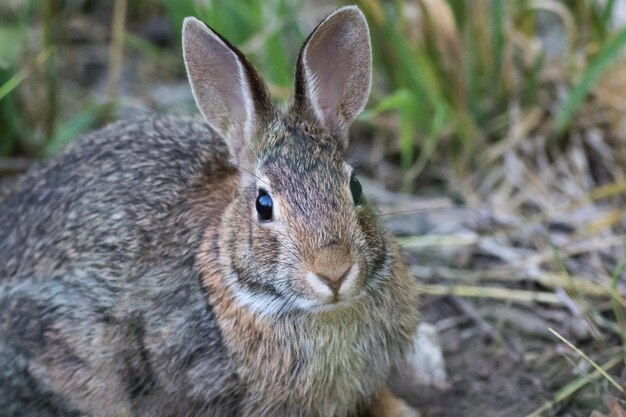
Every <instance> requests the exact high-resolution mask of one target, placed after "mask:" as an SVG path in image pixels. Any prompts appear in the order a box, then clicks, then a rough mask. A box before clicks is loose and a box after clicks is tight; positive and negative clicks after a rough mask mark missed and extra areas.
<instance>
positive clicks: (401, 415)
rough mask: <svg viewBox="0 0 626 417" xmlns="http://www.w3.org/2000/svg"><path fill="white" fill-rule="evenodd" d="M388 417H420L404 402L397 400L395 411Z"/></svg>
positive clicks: (417, 412) (418, 413)
mask: <svg viewBox="0 0 626 417" xmlns="http://www.w3.org/2000/svg"><path fill="white" fill-rule="evenodd" d="M389 417H421V414H420V412H419V411H417V410H416V409H415V408H413V407H411V406H410V405H408V404H407V403H405V402H404V401H402V400H400V399H397V404H396V406H395V410H393V414H390V416H389Z"/></svg>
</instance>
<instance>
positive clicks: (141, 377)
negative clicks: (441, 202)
mask: <svg viewBox="0 0 626 417" xmlns="http://www.w3.org/2000/svg"><path fill="white" fill-rule="evenodd" d="M364 25H365V21H364V20H363V18H362V15H361V14H360V12H358V10H356V9H355V8H344V9H341V10H340V11H338V12H336V13H335V14H334V15H331V17H329V18H327V19H326V20H325V21H324V22H323V23H322V24H321V25H320V26H319V27H318V29H316V31H315V32H314V33H313V34H312V35H311V37H310V39H309V40H308V41H307V43H305V47H304V48H303V51H302V52H301V56H300V59H299V66H298V68H297V75H296V79H297V83H296V98H295V101H294V104H293V105H292V107H291V108H290V109H289V110H288V111H287V112H281V111H279V110H277V109H275V108H274V107H273V104H272V103H271V102H270V101H269V100H268V98H267V95H266V92H265V89H264V87H263V85H262V83H261V82H260V80H259V79H258V78H257V76H256V74H255V73H254V71H253V70H252V68H251V66H250V65H249V64H248V63H247V61H245V59H244V58H243V56H241V55H240V53H239V52H238V51H236V49H234V48H233V47H231V46H230V45H228V44H227V43H226V41H224V40H223V39H221V38H219V36H217V35H215V34H214V33H213V32H211V31H210V30H209V29H208V28H206V27H204V26H203V25H202V24H200V23H199V22H197V21H188V22H186V26H185V27H186V29H185V30H186V32H185V33H184V37H185V42H186V43H185V53H186V60H187V61H186V63H187V67H188V71H189V75H190V79H191V82H192V86H193V87H194V94H195V96H196V99H197V102H198V104H199V107H200V109H201V111H202V112H203V114H204V116H205V119H206V120H207V121H208V122H209V124H210V125H211V126H212V127H213V129H211V128H209V127H208V126H206V125H205V124H203V123H201V122H196V121H192V120H188V119H177V118H170V117H161V118H155V119H143V120H135V121H128V122H119V123H116V124H114V125H111V126H109V127H107V128H105V129H103V130H101V131H99V132H96V133H93V134H91V135H89V136H87V137H86V138H84V139H83V140H81V141H78V142H77V143H76V144H74V145H73V146H72V147H70V149H68V150H67V151H65V152H63V153H62V154H60V155H59V156H57V157H55V158H54V159H52V160H50V161H48V162H45V163H42V164H41V165H40V166H39V167H37V168H35V169H33V170H31V171H30V172H29V173H28V174H27V175H26V176H24V177H23V178H22V179H20V181H19V183H18V185H17V186H16V189H15V190H13V192H12V193H11V194H10V195H8V196H6V197H5V198H4V199H3V200H2V201H0V228H1V230H2V232H1V233H0V318H1V322H0V414H1V415H7V416H24V417H50V416H61V415H63V416H65V415H84V414H87V415H90V416H124V415H133V416H135V415H136V416H155V417H157V416H164V417H165V416H181V417H184V416H190V417H191V416H217V417H219V416H244V417H246V416H249V417H261V416H268V417H269V416H276V417H291V416H296V417H297V416H302V417H327V416H337V417H345V416H356V415H374V416H378V417H392V416H400V415H408V414H401V413H400V408H399V404H401V403H399V401H398V400H396V399H395V398H394V397H392V396H391V395H390V394H389V392H388V391H386V389H385V388H384V387H385V382H386V379H387V377H388V376H389V373H390V370H391V368H392V367H393V366H394V365H400V364H401V363H402V361H403V360H404V357H405V353H407V351H408V350H409V348H410V347H411V340H412V337H413V335H414V332H415V329H416V327H417V321H418V313H417V299H418V290H417V283H416V282H415V281H414V279H413V278H412V277H410V275H409V274H408V272H407V270H406V267H405V265H404V263H403V261H402V259H401V258H400V255H399V252H398V248H397V246H396V245H395V243H394V242H393V240H392V239H391V238H390V237H389V236H387V235H386V234H384V233H382V232H381V231H380V230H379V229H378V227H377V222H376V216H375V214H374V212H373V211H372V209H371V208H370V207H368V206H367V204H365V203H364V202H362V201H361V198H360V185H358V181H356V179H355V178H354V176H353V175H352V174H351V172H352V170H351V168H350V167H349V166H348V165H347V164H346V163H345V162H344V160H343V157H342V151H343V147H344V142H343V141H342V139H341V138H342V137H344V136H345V132H346V130H347V126H348V125H349V122H350V121H351V119H352V118H353V117H354V116H355V115H356V114H358V112H359V111H360V109H361V108H362V107H363V106H364V104H365V101H366V100H367V93H368V92H369V83H366V84H364V83H363V82H361V85H357V84H354V83H355V82H357V81H359V80H361V81H362V80H363V79H364V77H368V75H367V74H368V72H367V71H369V68H370V65H371V62H370V60H369V59H370V58H369V55H367V54H368V53H369V49H367V50H366V49H364V50H363V51H361V52H359V53H357V54H356V55H354V56H350V55H349V53H350V51H351V49H350V48H353V45H354V44H355V43H367V47H368V48H369V41H368V37H367V27H366V26H364ZM337 41H338V42H339V44H338V45H339V46H342V45H343V44H344V43H345V48H348V49H346V52H345V53H342V54H341V55H342V56H343V55H345V54H346V53H348V58H346V59H347V60H348V63H350V65H348V66H346V68H345V69H341V68H340V69H339V70H338V72H334V73H332V74H329V75H328V77H329V78H328V80H329V81H328V82H329V85H333V88H332V89H331V90H328V91H327V92H324V88H325V87H324V86H323V85H318V86H317V87H315V88H319V89H320V91H322V92H320V93H318V92H317V90H315V89H313V87H312V86H311V85H309V83H310V82H311V80H313V78H311V76H310V75H307V74H308V73H307V71H322V72H320V75H319V76H322V75H323V71H324V67H320V68H317V67H315V66H311V67H309V66H308V64H306V62H305V61H306V60H307V59H310V60H321V59H326V58H324V54H322V55H320V53H322V52H324V51H323V50H320V46H319V45H322V47H323V46H324V45H326V44H327V43H329V44H331V45H337V43H336V42H337ZM309 45H310V46H309ZM333 47H335V46H333ZM200 52H202V53H200ZM357 52H358V51H357ZM324 53H325V52H324ZM206 56H208V57H210V59H209V63H207V62H205V58H203V57H206ZM307 57H308V58H307ZM213 61H215V62H220V61H224V64H223V65H222V66H219V67H215V66H212V65H214V64H212V63H211V62H213ZM352 61H354V62H352ZM358 63H360V64H361V65H356V64H358ZM207 65H208V66H207ZM340 67H341V66H340ZM354 68H358V69H356V70H354ZM344 70H345V71H344ZM337 76H339V77H340V78H339V79H338V80H335V79H334V78H333V77H337ZM341 77H343V78H341ZM345 77H348V78H345ZM354 77H357V78H358V79H357V78H354ZM231 78H233V79H232V80H231ZM353 78H354V79H353ZM215 80H219V83H218V82H216V81H215ZM225 80H226V81H228V83H230V84H233V83H234V84H233V85H234V86H233V87H229V88H228V90H224V88H222V87H221V85H222V84H221V83H224V82H226V81H225ZM367 81H368V82H369V79H367ZM337 82H341V83H345V84H346V85H348V86H350V85H351V86H352V87H350V88H347V89H345V90H343V89H340V88H338V86H337V85H335V84H336V83H337ZM230 84H227V85H230ZM338 85H339V86H341V84H338ZM237 86H239V87H237ZM239 88H240V89H241V91H240V90H239ZM225 91H226V93H225ZM229 91H230V92H229ZM338 93H341V94H344V96H341V97H334V95H336V94H338ZM216 97H217V99H216ZM220 97H221V98H222V99H221V100H220ZM315 100H319V102H318V104H315ZM333 100H337V103H335V102H334V101H333ZM333 103H335V104H333ZM330 105H333V106H337V107H336V109H335V110H332V109H331V110H332V111H329V107H328V106H330ZM224 138H225V139H226V143H224ZM227 145H228V146H227ZM355 181H356V183H355ZM355 184H356V185H355ZM255 199H256V206H255ZM255 207H256V211H255ZM368 413H369V414H368Z"/></svg>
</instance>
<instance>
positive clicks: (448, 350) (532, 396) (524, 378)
mask: <svg viewBox="0 0 626 417" xmlns="http://www.w3.org/2000/svg"><path fill="white" fill-rule="evenodd" d="M459 301H460V303H461V306H460V305H459ZM500 309H501V306H499V305H497V304H496V303H493V302H484V301H481V302H476V301H471V300H459V299H455V298H453V297H449V296H444V297H432V296H429V297H427V298H426V299H425V300H424V307H423V314H424V320H426V321H428V322H430V323H434V324H436V325H437V327H439V328H440V337H441V342H442V348H443V351H444V356H445V359H446V368H447V373H448V384H446V386H445V387H442V388H435V387H427V388H423V389H422V390H421V391H420V392H418V393H415V392H404V393H403V395H404V396H405V398H406V399H407V400H409V402H410V403H411V404H412V405H414V406H416V407H417V408H418V409H419V410H420V411H421V412H422V416H423V417H458V416H465V417H491V416H494V417H495V416H498V417H517V416H527V415H529V414H531V413H533V412H534V411H535V410H537V409H538V408H539V407H541V406H543V405H544V403H546V402H547V401H549V400H551V399H552V398H553V396H554V394H555V392H556V391H558V390H560V389H561V388H562V387H563V386H565V385H566V384H567V383H568V382H570V381H572V380H574V379H576V373H575V372H574V371H575V368H576V364H575V363H574V362H575V361H574V360H571V358H573V356H570V359H568V355H567V352H564V351H562V349H560V347H559V346H558V343H557V341H555V340H554V338H553V337H552V338H551V335H549V334H548V333H547V331H546V334H545V335H540V334H534V335H533V334H529V332H525V331H524V330H523V329H522V330H521V329H519V328H516V327H514V323H513V324H512V325H510V324H509V325H507V324H505V323H503V322H501V323H499V324H496V323H493V327H492V323H491V322H490V321H491V320H489V319H486V320H485V319H483V318H482V317H476V319H477V320H478V321H477V320H476V319H475V318H472V317H469V316H468V311H469V312H470V314H472V313H471V312H481V313H482V314H484V312H486V311H489V310H491V311H492V312H493V313H496V314H497V312H498V310H500ZM483 320H485V321H483ZM498 325H499V326H500V327H501V330H495V327H496V326H498ZM527 330H528V329H527ZM542 336H544V337H542ZM622 377H623V375H622ZM622 379H623V378H622ZM609 392H611V390H610V389H609V387H607V384H606V383H605V382H604V381H601V380H597V381H594V382H592V383H590V384H589V385H588V386H587V387H586V388H584V389H582V390H581V391H579V392H578V393H577V395H574V396H573V397H572V398H570V399H569V400H568V401H563V402H561V403H559V404H558V405H556V406H554V407H553V408H551V409H549V410H546V411H545V412H544V413H542V414H541V415H542V416H568V417H583V416H584V417H588V416H590V415H591V413H592V411H593V410H604V409H605V408H606V405H605V404H603V403H602V401H600V400H599V398H608V395H609V394H608V393H609ZM612 395H615V391H614V390H613V392H612ZM622 399H624V398H622ZM622 404H623V403H622Z"/></svg>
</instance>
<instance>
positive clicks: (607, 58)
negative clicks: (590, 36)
mask: <svg viewBox="0 0 626 417" xmlns="http://www.w3.org/2000/svg"><path fill="white" fill-rule="evenodd" d="M625 45H626V28H624V29H622V30H621V31H620V32H618V34H617V35H616V36H615V37H614V38H613V39H611V40H610V41H609V42H607V43H606V44H605V45H604V46H603V47H602V49H601V50H600V52H599V53H598V55H597V56H596V57H595V58H594V60H593V61H592V62H591V64H590V65H589V67H587V69H586V70H585V72H584V73H583V75H582V77H581V79H580V82H579V83H578V85H576V87H574V89H573V90H572V92H571V93H570V95H569V96H568V97H567V98H566V99H565V102H564V103H563V105H562V106H561V108H560V109H559V112H558V114H557V115H556V120H555V126H556V129H557V131H559V132H562V131H563V130H564V129H565V127H566V126H567V125H568V123H569V122H570V120H571V118H572V115H573V114H574V112H575V111H576V109H577V108H578V107H579V106H580V105H581V104H582V102H583V101H584V99H585V96H586V95H587V93H588V92H589V91H590V90H591V89H592V88H593V87H594V86H595V84H596V83H597V82H598V80H599V79H600V77H601V76H602V74H603V73H604V71H606V70H607V69H608V68H609V67H610V66H611V64H613V62H615V60H616V59H617V57H618V56H619V55H620V54H621V53H622V49H623V48H624V46H625Z"/></svg>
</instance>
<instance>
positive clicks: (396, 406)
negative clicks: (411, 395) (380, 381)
mask: <svg viewBox="0 0 626 417" xmlns="http://www.w3.org/2000/svg"><path fill="white" fill-rule="evenodd" d="M419 416H420V413H419V411H417V410H416V409H414V408H413V407H411V406H410V405H408V404H407V403H406V402H404V400H402V399H400V398H398V397H396V396H395V395H394V394H393V393H392V392H391V391H390V390H389V388H387V387H383V388H381V389H380V390H379V391H378V393H376V395H375V396H374V399H373V400H372V402H371V405H370V409H369V410H368V413H367V417H419Z"/></svg>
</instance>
